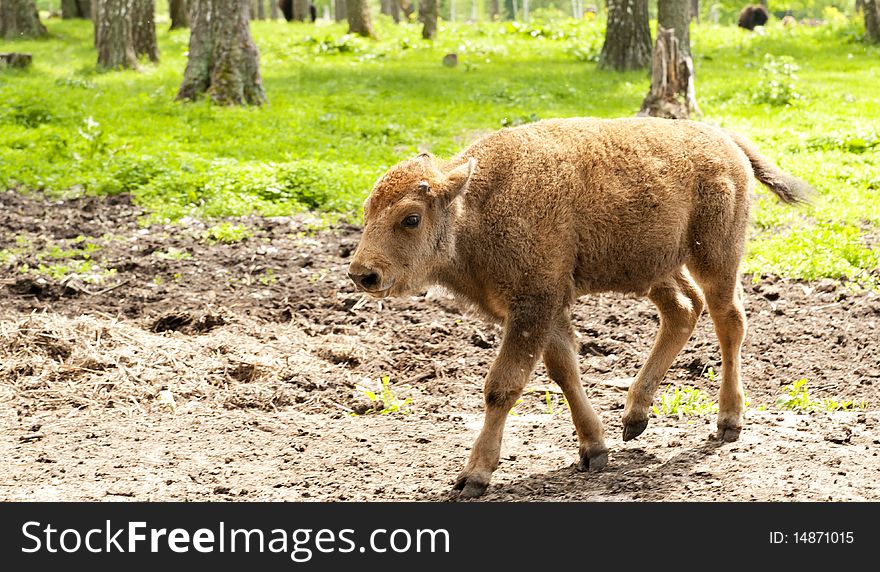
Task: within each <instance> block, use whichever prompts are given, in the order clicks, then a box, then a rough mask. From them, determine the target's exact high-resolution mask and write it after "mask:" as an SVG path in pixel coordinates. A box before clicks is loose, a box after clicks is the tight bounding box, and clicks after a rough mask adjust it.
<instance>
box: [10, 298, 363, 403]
mask: <svg viewBox="0 0 880 572" xmlns="http://www.w3.org/2000/svg"><path fill="white" fill-rule="evenodd" d="M194 322H198V320H194ZM219 322H221V323H222V322H223V321H222V320H220V321H219ZM310 348H318V349H317V350H315V349H313V350H311V351H310ZM312 352H314V353H312ZM361 359H362V356H360V355H359V353H358V351H357V349H356V346H355V345H354V344H353V343H351V342H350V341H348V340H344V339H341V338H340V337H339V336H327V337H326V339H323V340H316V339H315V338H311V337H308V336H306V335H305V334H304V333H303V332H301V331H300V330H298V329H297V327H296V326H295V325H293V324H268V325H267V324H257V323H255V322H243V321H242V320H241V319H240V318H236V320H234V321H233V322H232V323H229V324H224V325H223V326H221V327H217V328H214V329H212V330H211V331H209V332H207V333H202V334H184V333H181V332H179V331H164V332H154V331H150V329H149V328H142V327H138V326H137V325H136V324H134V323H132V322H125V321H120V320H116V319H112V318H106V317H101V316H95V315H83V316H79V317H76V318H69V317H65V316H61V315H58V314H50V313H34V314H31V315H28V316H26V317H23V318H19V319H0V402H7V403H9V402H13V403H15V404H16V405H19V406H23V407H26V408H37V409H58V408H63V407H71V406H72V407H78V408H82V407H89V408H107V407H114V408H131V409H134V410H138V411H142V412H144V411H151V410H154V409H156V408H157V407H162V401H161V400H160V399H159V396H160V392H161V391H162V390H163V389H165V388H167V389H168V390H169V391H170V392H171V395H173V396H174V398H175V401H176V403H177V404H178V406H180V405H181V404H185V403H187V402H191V401H193V400H210V401H214V402H218V403H219V404H222V405H224V406H226V407H230V408H236V407H244V408H258V409H273V408H275V407H280V406H284V405H291V404H297V403H300V404H305V403H307V402H308V401H310V400H314V399H316V398H318V397H322V398H332V399H343V400H346V399H347V398H346V397H344V395H349V396H350V395H351V390H350V388H351V387H354V385H355V383H357V382H358V381H360V379H359V378H360V377H362V376H358V375H356V374H355V372H353V371H351V369H350V367H351V366H353V365H357V363H359V361H360V360H361ZM328 391H330V392H331V393H342V394H343V396H342V397H339V396H329V395H327V392H328Z"/></svg>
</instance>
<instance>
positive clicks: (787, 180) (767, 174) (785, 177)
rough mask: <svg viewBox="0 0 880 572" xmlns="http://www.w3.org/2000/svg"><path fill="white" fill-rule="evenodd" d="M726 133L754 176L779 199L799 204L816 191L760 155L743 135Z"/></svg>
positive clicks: (805, 201) (808, 200)
mask: <svg viewBox="0 0 880 572" xmlns="http://www.w3.org/2000/svg"><path fill="white" fill-rule="evenodd" d="M725 133H727V135H728V136H729V137H730V138H731V139H733V142H734V143H736V144H737V145H738V146H739V148H740V149H742V150H743V153H745V154H746V157H748V158H749V162H750V163H751V164H752V171H753V172H754V173H755V178H756V179H758V180H759V181H761V182H762V183H764V185H765V186H766V187H767V188H768V189H770V190H771V191H773V194H775V195H776V196H777V197H779V199H780V200H781V201H782V202H784V203H788V204H799V203H808V202H810V197H811V196H812V195H813V194H814V193H815V192H816V191H815V189H813V187H811V186H810V185H809V184H808V183H806V182H804V181H802V180H800V179H798V178H796V177H792V176H791V175H789V174H788V173H786V172H784V171H783V170H782V169H780V168H779V167H777V166H776V165H774V164H773V163H771V162H770V160H769V159H767V157H765V156H763V155H761V153H759V152H758V150H757V149H755V146H754V145H753V144H752V143H751V142H750V141H749V140H747V139H746V138H745V137H742V136H740V135H737V134H736V133H733V132H732V131H725Z"/></svg>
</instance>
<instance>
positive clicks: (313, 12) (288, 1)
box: [278, 0, 318, 22]
mask: <svg viewBox="0 0 880 572" xmlns="http://www.w3.org/2000/svg"><path fill="white" fill-rule="evenodd" d="M278 7H279V8H281V13H282V14H284V19H285V20H287V21H288V22H290V21H292V20H293V0H278ZM309 18H311V20H312V22H314V21H315V20H317V19H318V8H317V7H315V5H314V4H311V3H309Z"/></svg>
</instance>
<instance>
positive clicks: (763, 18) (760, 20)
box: [736, 4, 770, 30]
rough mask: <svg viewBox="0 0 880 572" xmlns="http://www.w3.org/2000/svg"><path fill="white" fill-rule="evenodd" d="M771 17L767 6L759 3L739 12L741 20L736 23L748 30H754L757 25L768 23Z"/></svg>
mask: <svg viewBox="0 0 880 572" xmlns="http://www.w3.org/2000/svg"><path fill="white" fill-rule="evenodd" d="M769 19H770V14H769V13H768V12H767V8H764V7H763V6H761V5H760V4H757V5H754V6H746V7H745V8H743V10H742V12H740V13H739V21H738V22H737V23H736V25H737V26H739V27H740V28H745V29H746V30H754V29H755V28H756V27H757V26H763V25H764V24H766V23H767V20H769Z"/></svg>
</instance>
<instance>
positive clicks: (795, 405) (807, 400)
mask: <svg viewBox="0 0 880 572" xmlns="http://www.w3.org/2000/svg"><path fill="white" fill-rule="evenodd" d="M776 407H777V408H778V409H788V410H791V411H799V412H810V411H846V410H853V409H864V408H865V402H864V401H862V402H860V403H855V402H853V401H838V400H837V398H834V397H826V398H824V399H819V400H815V399H813V398H812V397H811V396H810V391H809V389H808V388H807V380H806V379H799V380H797V381H796V382H794V383H790V384H789V385H788V386H787V387H786V391H785V393H784V394H782V395H780V396H779V397H778V398H777V399H776Z"/></svg>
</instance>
